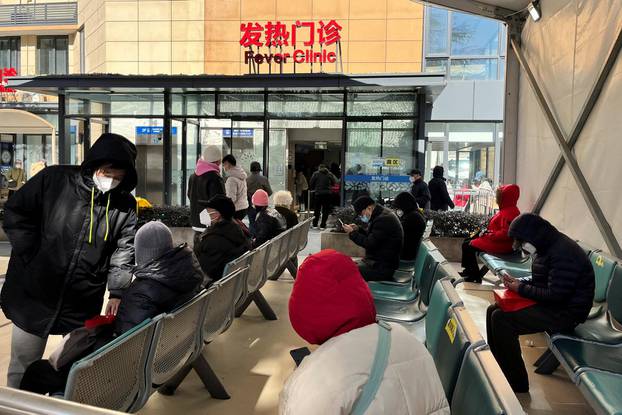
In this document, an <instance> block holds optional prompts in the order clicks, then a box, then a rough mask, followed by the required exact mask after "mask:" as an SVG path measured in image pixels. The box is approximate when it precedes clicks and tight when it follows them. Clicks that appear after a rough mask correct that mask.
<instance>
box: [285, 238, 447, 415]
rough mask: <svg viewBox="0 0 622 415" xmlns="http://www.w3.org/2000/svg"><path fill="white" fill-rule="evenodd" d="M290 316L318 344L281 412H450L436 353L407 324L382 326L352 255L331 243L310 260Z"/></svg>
mask: <svg viewBox="0 0 622 415" xmlns="http://www.w3.org/2000/svg"><path fill="white" fill-rule="evenodd" d="M289 318H290V320H291V323H292V327H293V328H294V330H295V331H296V333H298V335H299V336H300V337H302V338H303V339H304V340H306V341H307V342H309V343H311V344H316V345H319V347H318V348H317V350H315V351H313V352H312V353H310V354H309V355H308V356H306V357H304V359H303V360H302V364H301V365H300V367H298V369H296V370H295V371H294V373H293V374H292V375H291V376H290V377H289V379H288V380H287V382H286V383H285V386H284V388H283V391H282V392H281V396H280V404H279V413H280V414H281V415H316V414H322V415H338V414H351V413H365V414H367V415H380V414H400V415H420V414H421V415H424V414H425V415H429V414H435V415H445V414H449V405H448V403H447V400H446V398H445V392H444V391H443V386H442V384H441V381H440V378H439V376H438V373H437V371H436V367H435V365H434V361H433V359H432V356H430V354H429V353H428V351H427V349H426V348H425V346H424V345H423V344H422V343H421V342H420V341H418V340H417V339H416V338H415V337H414V336H413V335H412V334H411V333H409V332H408V331H407V330H406V329H405V328H404V327H403V326H401V325H399V324H391V325H389V324H386V323H381V324H376V308H375V306H374V299H373V297H372V295H371V291H370V290H369V287H368V286H367V284H366V283H365V281H364V280H363V279H362V278H361V274H360V273H359V270H358V268H357V266H356V264H355V263H354V261H352V259H350V258H349V257H348V256H346V255H344V254H342V253H340V252H337V251H334V250H330V249H329V250H323V251H320V252H319V253H317V254H313V255H311V256H309V257H307V259H305V261H304V262H303V263H302V265H301V266H300V268H299V271H298V278H296V281H295V282H294V288H293V290H292V294H291V297H290V299H289ZM379 337H380V338H379ZM299 350H300V349H299ZM303 350H304V349H303ZM295 354H296V353H294V352H292V356H294V355H295ZM376 363H378V364H376ZM372 367H377V369H376V370H372ZM375 375H378V376H377V379H378V382H375V381H374V380H372V379H373V378H376V376H375ZM405 379H407V382H408V385H407V387H405V384H404V380H405ZM366 398H369V400H367V399H366ZM363 402H369V403H370V404H369V406H362V405H363Z"/></svg>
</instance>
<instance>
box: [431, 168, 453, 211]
mask: <svg viewBox="0 0 622 415" xmlns="http://www.w3.org/2000/svg"><path fill="white" fill-rule="evenodd" d="M444 174H445V169H444V168H443V166H436V167H434V169H433V170H432V180H430V183H429V184H428V188H429V190H430V209H432V210H442V211H447V210H449V209H450V208H451V209H453V208H454V207H455V205H454V202H453V200H451V197H449V192H448V191H447V183H446V182H447V179H445V177H443V176H444Z"/></svg>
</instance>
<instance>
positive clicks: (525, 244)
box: [521, 242, 537, 255]
mask: <svg viewBox="0 0 622 415" xmlns="http://www.w3.org/2000/svg"><path fill="white" fill-rule="evenodd" d="M521 248H522V249H523V251H525V252H527V253H528V254H529V255H533V254H535V253H536V251H537V249H536V247H535V246H533V245H532V244H530V243H529V242H523V246H522V247H521Z"/></svg>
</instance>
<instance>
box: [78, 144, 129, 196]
mask: <svg viewBox="0 0 622 415" xmlns="http://www.w3.org/2000/svg"><path fill="white" fill-rule="evenodd" d="M106 163H112V164H114V165H115V166H119V167H123V168H124V169H125V178H124V179H123V181H122V182H121V184H120V185H119V186H118V187H117V188H118V189H120V190H125V191H127V192H131V191H132V190H134V189H135V188H136V184H137V183H138V175H137V173H136V146H135V145H134V144H132V143H131V142H130V141H129V140H128V139H126V138H125V137H123V136H122V135H119V134H112V133H105V134H102V135H101V136H100V137H99V138H98V139H97V141H96V142H95V144H93V147H91V148H90V149H89V150H88V151H87V153H86V156H85V157H84V162H83V163H82V166H81V169H82V174H83V175H84V176H86V177H91V176H92V175H93V173H94V172H95V170H96V169H97V168H99V167H100V166H102V165H103V164H106Z"/></svg>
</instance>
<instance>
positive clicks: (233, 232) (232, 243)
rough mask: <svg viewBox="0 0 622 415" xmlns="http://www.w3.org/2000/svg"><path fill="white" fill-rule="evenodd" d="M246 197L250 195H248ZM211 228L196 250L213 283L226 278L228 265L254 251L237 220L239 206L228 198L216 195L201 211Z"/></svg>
mask: <svg viewBox="0 0 622 415" xmlns="http://www.w3.org/2000/svg"><path fill="white" fill-rule="evenodd" d="M244 196H245V197H246V195H244ZM201 215H202V216H203V217H206V218H208V220H204V222H206V223H207V224H208V225H207V229H206V230H205V232H203V235H201V240H200V241H199V243H198V244H197V245H196V246H195V247H194V253H195V254H196V256H197V258H198V259H199V263H200V264H201V268H202V269H203V271H204V272H205V274H206V275H207V276H208V277H210V278H211V279H212V280H214V281H217V280H219V279H220V278H222V276H223V275H222V273H223V271H224V269H225V266H226V265H227V264H228V263H229V262H231V261H233V260H234V259H236V258H238V257H240V256H242V255H243V254H244V253H245V252H246V251H248V250H249V249H250V248H251V242H250V240H249V239H248V238H247V237H246V236H245V235H244V232H243V231H242V228H240V225H238V223H237V222H236V221H235V217H234V215H235V205H234V204H233V201H232V200H231V199H229V198H228V197H227V196H223V195H216V196H214V197H213V198H211V199H210V200H209V201H208V202H207V203H206V205H205V210H204V211H203V212H201Z"/></svg>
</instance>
